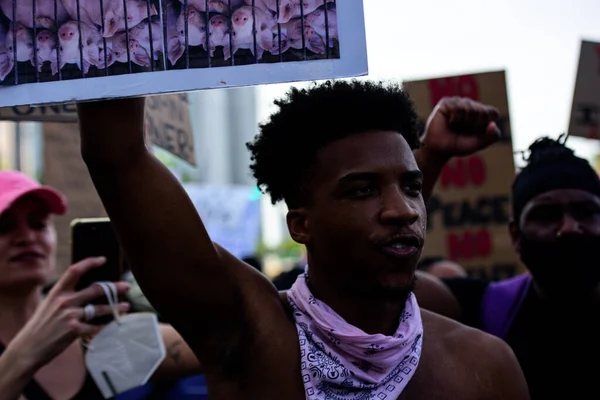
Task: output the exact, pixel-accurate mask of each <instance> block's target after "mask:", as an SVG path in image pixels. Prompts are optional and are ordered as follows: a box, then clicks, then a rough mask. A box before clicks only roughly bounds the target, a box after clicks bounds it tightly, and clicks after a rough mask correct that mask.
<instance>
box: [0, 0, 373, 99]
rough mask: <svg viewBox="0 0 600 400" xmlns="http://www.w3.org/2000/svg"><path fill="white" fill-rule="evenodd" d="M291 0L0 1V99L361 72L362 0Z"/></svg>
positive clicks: (120, 93) (96, 95)
mask: <svg viewBox="0 0 600 400" xmlns="http://www.w3.org/2000/svg"><path fill="white" fill-rule="evenodd" d="M288 3H290V2H284V1H283V0H278V1H268V2H264V1H259V0H210V1H209V0H195V1H189V2H187V1H176V0H136V1H134V2H129V1H126V0H115V1H110V2H109V1H104V2H102V1H98V0H90V1H83V0H82V1H74V0H39V1H36V2H35V3H34V4H35V5H36V7H32V6H31V4H32V3H31V2H29V1H27V2H24V1H10V0H8V1H3V2H0V107H6V106H15V105H31V104H35V105H43V104H53V103H54V104H56V103H65V102H76V101H84V100H97V99H110V98H119V97H131V96H140V95H147V94H158V93H175V92H184V91H191V90H200V89H209V88H224V87H235V86H248V85H260V84H270V83H279V82H295V81H308V80H319V79H327V78H343V77H351V76H361V75H366V74H367V70H368V68H367V53H366V37H365V27H364V13H363V2H362V0H343V1H338V0H304V1H293V2H291V4H288ZM125 16H127V17H125ZM13 19H14V20H15V21H13V22H14V23H11V21H12V20H13ZM32 21H35V23H33V22H32ZM206 27H210V28H209V29H208V32H207V29H206ZM207 33H208V34H207ZM34 44H35V45H34Z"/></svg>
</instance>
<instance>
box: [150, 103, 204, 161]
mask: <svg viewBox="0 0 600 400" xmlns="http://www.w3.org/2000/svg"><path fill="white" fill-rule="evenodd" d="M146 134H147V135H148V137H149V139H150V142H151V143H152V144H154V145H156V146H158V147H160V148H162V149H165V150H167V151H168V152H170V153H172V154H174V155H176V156H177V157H179V158H181V159H182V160H185V161H187V162H189V163H190V164H192V165H196V157H195V155H194V136H193V134H192V123H191V121H190V108H189V104H188V97H187V94H185V93H180V94H173V95H167V96H150V97H148V98H147V99H146Z"/></svg>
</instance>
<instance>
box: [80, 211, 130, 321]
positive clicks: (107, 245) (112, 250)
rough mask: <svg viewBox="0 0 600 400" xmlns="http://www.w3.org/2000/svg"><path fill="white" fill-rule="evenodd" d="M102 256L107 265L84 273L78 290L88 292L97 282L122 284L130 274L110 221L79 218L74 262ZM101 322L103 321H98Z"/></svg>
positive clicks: (102, 301)
mask: <svg viewBox="0 0 600 400" xmlns="http://www.w3.org/2000/svg"><path fill="white" fill-rule="evenodd" d="M99 256H103V257H105V258H106V262H105V263H104V264H103V265H101V266H99V267H96V268H93V269H91V270H90V271H88V272H87V273H85V274H84V275H83V276H82V277H81V278H80V279H79V282H78V283H77V285H76V286H75V290H82V289H85V288H86V287H88V286H90V285H92V284H93V283H94V282H98V281H110V282H114V281H118V280H121V278H122V277H123V275H124V274H125V273H126V272H128V271H129V266H128V264H127V261H126V260H125V257H124V255H123V251H122V250H121V246H120V244H119V241H118V239H117V235H116V233H115V231H114V229H113V226H112V223H111V222H110V219H108V218H76V219H74V220H73V221H71V262H72V263H73V264H75V263H77V262H79V261H81V260H83V259H85V258H88V257H99ZM123 300H124V299H123V298H120V299H119V301H123ZM107 303H108V300H107V299H106V297H104V298H100V299H98V300H97V301H94V302H93V304H107ZM102 320H105V319H104V318H102ZM108 320H110V318H109V319H108ZM98 322H103V321H100V319H99V321H98Z"/></svg>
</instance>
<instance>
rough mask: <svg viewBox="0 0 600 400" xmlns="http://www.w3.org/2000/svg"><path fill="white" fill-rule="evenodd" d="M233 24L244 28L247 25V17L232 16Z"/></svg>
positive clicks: (242, 15) (243, 15)
mask: <svg viewBox="0 0 600 400" xmlns="http://www.w3.org/2000/svg"><path fill="white" fill-rule="evenodd" d="M233 23H234V24H236V25H238V26H244V25H246V24H247V23H248V16H247V15H245V14H241V15H240V14H236V15H234V16H233Z"/></svg>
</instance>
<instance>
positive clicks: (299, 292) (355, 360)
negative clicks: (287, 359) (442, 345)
mask: <svg viewBox="0 0 600 400" xmlns="http://www.w3.org/2000/svg"><path fill="white" fill-rule="evenodd" d="M307 271H308V270H307ZM288 300H289V302H290V304H291V306H292V308H293V309H294V318H295V321H296V327H297V329H298V339H299V342H300V355H301V370H302V371H301V372H302V380H303V382H304V389H305V390H306V398H307V399H309V400H371V399H373V400H380V399H381V400H396V399H397V398H398V396H399V395H400V394H401V393H402V391H403V390H404V388H405V387H406V385H407V384H408V382H409V381H410V379H411V378H412V377H413V375H414V373H415V371H416V370H417V366H418V364H419V359H420V356H421V345H422V339H423V324H422V322H421V311H420V310H419V305H418V304H417V300H416V298H415V296H414V294H412V293H411V295H410V297H409V298H408V300H406V306H405V309H404V312H403V314H402V316H401V318H400V323H399V326H398V329H397V330H396V332H395V333H394V335H393V336H385V335H383V334H375V335H369V334H367V333H365V332H363V331H362V330H360V329H359V328H357V327H355V326H352V325H350V324H348V323H347V322H346V321H345V320H344V319H343V318H342V317H341V316H339V315H338V314H337V313H336V312H335V311H333V309H331V308H330V307H329V306H328V305H326V304H325V303H323V302H321V301H320V300H318V299H316V298H314V296H313V295H312V293H311V292H310V289H309V287H308V285H307V272H305V273H304V274H301V275H300V276H298V278H297V280H296V282H295V283H294V285H293V286H292V288H291V289H290V291H289V292H288Z"/></svg>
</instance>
